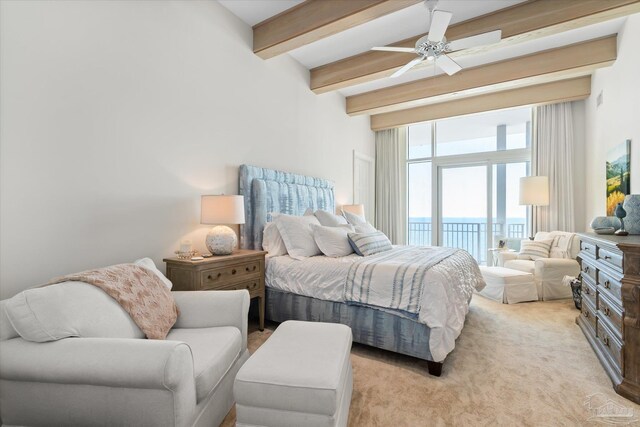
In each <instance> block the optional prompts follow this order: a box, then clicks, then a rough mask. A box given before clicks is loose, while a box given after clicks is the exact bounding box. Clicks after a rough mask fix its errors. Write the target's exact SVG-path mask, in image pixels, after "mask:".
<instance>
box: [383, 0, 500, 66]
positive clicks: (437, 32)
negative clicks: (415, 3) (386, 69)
mask: <svg viewBox="0 0 640 427" xmlns="http://www.w3.org/2000/svg"><path fill="white" fill-rule="evenodd" d="M437 3H438V1H437V0H435V1H434V0H426V1H425V4H426V5H427V8H428V9H429V15H430V16H431V26H430V28H429V33H428V34H427V35H426V36H424V37H421V38H420V39H419V40H418V41H417V42H416V46H415V47H414V48H411V47H392V46H384V47H374V48H371V50H381V51H386V52H405V53H415V54H416V55H418V57H417V58H415V59H413V60H412V61H410V62H408V63H407V64H406V65H405V66H404V67H402V68H400V69H399V70H398V71H396V72H395V73H393V74H392V75H391V77H392V78H393V77H398V76H401V75H402V74H404V73H406V72H407V71H409V70H410V69H411V68H413V67H415V66H416V65H418V64H420V63H421V62H424V61H429V62H435V65H437V66H438V67H439V68H440V69H442V71H444V72H445V73H447V74H449V75H450V76H451V75H453V74H455V73H457V72H458V71H460V70H462V67H461V66H460V65H458V63H457V62H456V61H454V60H453V59H451V57H449V56H448V55H447V53H449V52H455V51H457V50H462V49H469V48H471V47H476V46H482V45H486V44H492V43H497V42H499V41H500V39H501V38H502V31H501V30H496V31H489V32H488V33H482V34H478V35H476V36H471V37H465V38H463V39H459V40H453V41H451V42H449V41H447V39H446V37H445V36H444V33H445V32H446V31H447V27H448V26H449V22H450V21H451V18H452V17H453V13H451V12H446V11H444V10H436V5H437Z"/></svg>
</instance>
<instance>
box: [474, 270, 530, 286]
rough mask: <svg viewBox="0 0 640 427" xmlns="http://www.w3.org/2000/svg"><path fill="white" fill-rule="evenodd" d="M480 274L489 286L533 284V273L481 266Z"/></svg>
mask: <svg viewBox="0 0 640 427" xmlns="http://www.w3.org/2000/svg"><path fill="white" fill-rule="evenodd" d="M480 272H481V273H482V277H483V278H484V280H485V282H487V285H496V286H498V285H503V286H504V285H505V284H515V283H532V282H533V276H532V275H531V273H528V272H524V271H521V270H513V269H511V268H505V267H486V266H484V265H481V266H480Z"/></svg>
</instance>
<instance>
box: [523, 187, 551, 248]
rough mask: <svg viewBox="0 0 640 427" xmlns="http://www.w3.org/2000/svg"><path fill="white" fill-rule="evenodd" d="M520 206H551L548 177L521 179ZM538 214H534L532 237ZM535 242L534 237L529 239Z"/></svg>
mask: <svg viewBox="0 0 640 427" xmlns="http://www.w3.org/2000/svg"><path fill="white" fill-rule="evenodd" d="M520 205H530V206H533V207H536V206H549V177H548V176H524V177H522V178H520ZM536 214H537V212H535V211H534V212H533V215H532V218H531V235H533V230H534V226H533V223H534V220H535V219H536V216H537V215H536ZM529 239H531V240H533V237H529Z"/></svg>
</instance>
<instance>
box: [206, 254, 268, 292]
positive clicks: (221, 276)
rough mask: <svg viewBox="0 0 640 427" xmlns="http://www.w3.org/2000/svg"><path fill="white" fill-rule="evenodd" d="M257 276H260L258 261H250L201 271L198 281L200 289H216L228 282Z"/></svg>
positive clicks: (260, 270)
mask: <svg viewBox="0 0 640 427" xmlns="http://www.w3.org/2000/svg"><path fill="white" fill-rule="evenodd" d="M257 274H262V269H261V268H260V261H252V262H247V263H244V264H234V265H228V266H225V267H219V268H211V269H207V270H203V271H202V272H201V273H200V279H201V280H202V282H201V283H202V289H216V288H219V287H223V286H227V285H228V284H229V283H230V282H234V283H235V282H239V281H243V280H247V279H249V278H250V277H251V276H254V275H257Z"/></svg>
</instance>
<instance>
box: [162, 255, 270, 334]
mask: <svg viewBox="0 0 640 427" xmlns="http://www.w3.org/2000/svg"><path fill="white" fill-rule="evenodd" d="M266 254H267V253H266V252H264V251H252V250H246V249H240V250H237V251H235V252H233V253H232V254H231V255H221V256H212V257H210V258H205V259H203V260H201V261H191V260H188V259H179V258H166V259H164V260H163V261H164V262H165V263H166V264H167V278H168V279H169V280H171V283H173V290H174V291H214V290H215V291H227V290H235V289H246V290H247V291H249V295H250V296H251V298H259V301H258V303H259V305H258V312H259V315H260V330H261V331H262V330H264V266H265V265H264V257H265V255H266Z"/></svg>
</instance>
